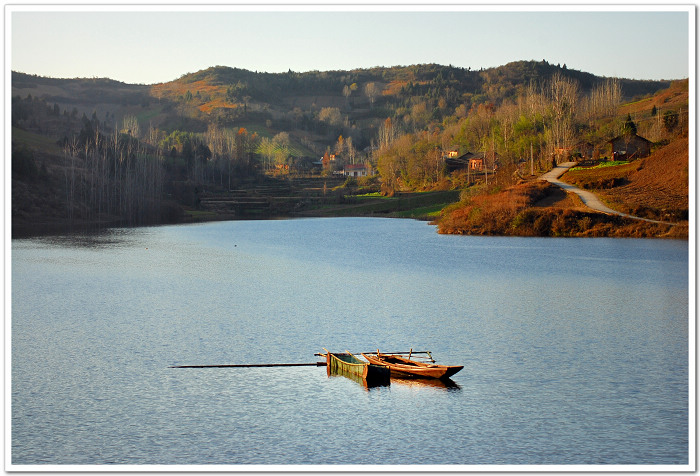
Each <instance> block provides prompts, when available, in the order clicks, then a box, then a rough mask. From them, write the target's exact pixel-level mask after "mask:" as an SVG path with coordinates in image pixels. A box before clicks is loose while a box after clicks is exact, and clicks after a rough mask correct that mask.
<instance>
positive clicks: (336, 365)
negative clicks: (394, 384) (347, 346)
mask: <svg viewBox="0 0 700 476" xmlns="http://www.w3.org/2000/svg"><path fill="white" fill-rule="evenodd" d="M324 350H325V349H324ZM326 366H327V368H328V371H329V372H339V373H345V374H353V375H357V376H359V377H362V378H363V379H366V380H367V381H370V382H388V381H389V377H390V376H391V373H390V371H389V367H387V366H386V365H384V364H372V363H370V362H364V361H362V360H360V359H358V358H357V357H355V356H354V355H353V354H351V353H350V352H345V353H332V352H328V351H326Z"/></svg>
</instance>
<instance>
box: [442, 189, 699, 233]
mask: <svg viewBox="0 0 700 476" xmlns="http://www.w3.org/2000/svg"><path fill="white" fill-rule="evenodd" d="M562 195H563V196H562ZM586 210H587V209H586V208H584V207H582V205H581V203H580V201H579V200H578V198H577V197H572V196H570V195H568V194H565V193H564V192H562V191H561V189H560V188H559V187H557V186H556V185H552V184H550V183H548V182H543V181H534V182H527V183H523V184H519V185H516V186H513V187H510V188H508V189H506V190H502V191H499V192H496V193H491V194H481V195H476V196H473V197H470V198H467V199H466V200H464V201H462V202H460V203H459V204H456V205H453V206H452V207H449V208H448V209H446V210H445V211H444V212H443V215H442V217H441V218H440V219H439V220H437V221H436V222H435V223H436V224H437V225H438V231H439V232H440V233H447V234H464V235H512V236H562V237H563V236H566V237H574V236H576V237H634V238H687V236H688V224H687V222H686V223H681V224H679V225H664V224H655V223H649V222H645V221H640V220H634V219H630V218H624V217H620V216H610V215H606V214H603V213H597V212H593V211H590V210H588V211H586Z"/></svg>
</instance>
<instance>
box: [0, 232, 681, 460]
mask: <svg viewBox="0 0 700 476" xmlns="http://www.w3.org/2000/svg"><path fill="white" fill-rule="evenodd" d="M688 246H689V245H688V242H687V241H674V240H641V239H574V238H566V239H555V238H541V239H540V238H513V237H475V236H446V235H439V234H438V233H436V230H435V227H433V226H430V225H427V224H426V223H424V222H419V221H412V220H396V219H380V218H330V219H298V220H266V221H265V220H263V221H231V222H218V223H207V224H196V225H179V226H161V227H147V228H134V229H127V228H123V229H112V230H106V231H103V232H101V233H93V234H87V233H86V234H72V235H61V236H50V237H39V238H32V239H16V240H12V245H11V252H12V255H11V265H12V271H11V277H12V283H11V284H12V287H11V298H12V301H11V310H12V321H11V382H10V383H11V405H12V407H11V443H10V444H8V448H9V449H10V450H11V463H12V464H13V465H17V466H18V467H25V466H26V467H35V468H38V469H39V470H41V469H47V468H50V467H52V466H53V465H116V466H115V468H116V467H119V466H124V467H125V468H126V469H129V468H131V466H130V465H168V466H169V465H213V469H214V470H216V469H218V468H219V467H220V466H219V465H225V466H226V467H230V468H232V469H239V468H247V467H251V468H252V467H254V468H258V467H257V466H249V465H271V466H270V467H276V466H277V465H303V466H300V467H306V465H312V467H326V466H327V467H329V468H330V469H333V468H341V467H346V466H349V467H354V466H352V465H369V466H368V467H373V466H374V465H398V466H397V467H406V465H418V466H419V468H418V469H421V468H428V467H431V466H435V467H442V465H446V466H445V467H444V469H447V470H449V469H451V468H458V467H467V466H472V465H493V466H492V467H498V466H503V465H515V469H517V468H518V467H521V465H586V466H588V465H681V466H682V465H688V464H690V463H692V461H691V462H689V419H688V418H689V417H688V409H689V383H688V378H689V375H688V363H689V281H688V280H689V271H688V262H689V255H688V252H689V251H688V250H689V248H688ZM8 295H9V293H8ZM324 347H325V348H327V349H329V350H331V351H336V352H342V351H344V350H350V351H352V352H367V351H372V350H376V349H380V350H383V351H388V352H395V351H408V350H409V349H411V348H412V349H413V350H419V351H423V350H429V351H431V352H432V355H433V356H434V357H435V358H436V360H437V361H438V363H444V364H451V365H464V366H465V367H464V369H463V370H462V371H461V372H459V373H458V374H456V375H455V376H454V377H452V382H451V384H450V385H431V384H430V382H425V381H417V382H414V381H410V380H408V381H405V380H404V381H400V380H392V382H391V384H390V385H387V386H379V387H367V386H365V385H363V383H362V382H358V381H355V380H353V379H350V378H345V377H342V376H328V375H327V373H326V369H325V367H315V366H309V367H273V368H210V369H177V368H170V367H171V366H174V365H207V364H256V363H312V362H316V361H317V360H321V358H320V357H317V356H315V355H314V354H315V353H319V352H322V349H323V348H324ZM8 423H9V421H8ZM9 459H10V457H9V456H8V460H9ZM221 467H222V468H223V466H221ZM382 467H383V466H382ZM58 469H60V466H58Z"/></svg>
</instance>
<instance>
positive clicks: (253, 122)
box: [12, 61, 688, 224]
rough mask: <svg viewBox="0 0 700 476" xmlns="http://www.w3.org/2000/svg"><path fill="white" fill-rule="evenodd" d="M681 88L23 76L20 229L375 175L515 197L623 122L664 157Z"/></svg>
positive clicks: (362, 72)
mask: <svg viewBox="0 0 700 476" xmlns="http://www.w3.org/2000/svg"><path fill="white" fill-rule="evenodd" d="M687 88H688V83H687V80H686V81H681V82H676V83H671V82H669V81H636V80H628V79H623V78H600V77H596V76H594V75H591V74H589V73H585V72H581V71H576V70H571V69H568V68H567V67H566V65H552V64H549V63H547V62H546V61H540V62H536V61H521V62H515V63H510V64H508V65H505V66H501V67H498V68H491V69H486V70H480V71H476V70H470V69H464V68H456V67H452V66H441V65H414V66H405V67H391V68H384V67H381V68H379V67H378V68H372V69H358V70H352V71H326V72H320V71H312V72H304V73H299V72H293V71H289V72H287V73H283V74H271V73H258V72H251V71H246V70H242V69H238V68H229V67H223V66H216V67H212V68H208V69H206V70H203V71H199V72H196V73H188V74H185V75H183V76H182V77H180V78H179V79H177V80H174V81H171V82H168V83H163V84H155V85H129V84H124V83H120V82H117V81H112V80H108V79H96V78H93V79H53V78H42V77H37V76H31V75H26V74H23V73H19V72H13V74H12V96H13V98H12V127H13V129H12V130H13V134H12V143H13V164H12V166H13V168H12V170H13V177H12V178H13V220H14V222H15V223H17V224H19V223H28V222H37V221H39V222H40V221H55V222H65V221H72V222H79V221H85V222H92V221H115V220H119V221H121V222H124V223H133V224H138V223H151V222H162V221H167V220H178V219H181V217H182V209H183V207H184V208H191V209H196V208H197V207H199V206H200V201H199V199H200V197H201V195H202V193H205V192H206V193H226V192H227V191H229V190H233V189H239V188H242V187H243V188H245V187H253V186H254V185H255V184H256V183H262V182H263V181H266V182H265V183H266V184H268V185H269V180H271V179H275V178H276V179H278V180H287V181H288V180H289V178H294V177H308V178H313V177H318V178H323V177H332V176H334V174H336V175H337V174H342V173H343V170H344V168H345V167H347V166H348V165H350V164H357V165H359V164H365V167H366V170H371V171H373V172H377V171H378V173H379V174H378V175H377V176H375V177H373V178H372V179H369V178H367V179H366V181H367V182H369V183H370V185H371V184H374V185H373V186H375V187H377V188H378V187H381V189H382V191H383V192H384V193H385V194H388V195H393V194H394V193H396V192H401V191H403V192H405V191H418V190H436V189H451V188H462V187H469V186H473V185H474V184H477V183H481V182H484V181H486V182H488V181H489V178H490V179H491V182H492V183H494V181H495V182H499V181H500V182H501V183H502V184H505V183H507V182H511V181H513V180H514V179H515V178H517V176H522V175H523V174H525V175H527V174H529V173H530V172H532V173H535V172H536V171H539V170H543V169H546V168H547V167H549V166H551V163H552V160H553V159H554V160H557V158H558V157H559V155H560V154H561V153H562V151H564V153H566V154H569V155H571V154H574V155H575V154H579V153H580V152H581V151H580V150H579V149H580V147H579V145H580V144H581V143H586V144H590V145H591V146H592V147H593V148H594V149H595V151H596V155H597V156H599V155H601V154H603V155H604V154H605V153H606V151H605V143H606V141H607V140H609V139H611V138H613V137H615V136H616V135H618V134H619V133H620V130H621V128H622V127H623V126H624V124H625V122H626V120H628V119H629V120H631V121H633V122H635V124H636V125H637V127H638V130H639V133H640V135H644V136H645V137H646V138H647V139H649V140H651V141H653V142H655V143H662V142H663V141H665V140H666V141H667V140H669V137H670V136H671V135H673V134H682V133H683V131H684V130H685V131H687ZM660 91H681V94H682V92H683V91H686V92H685V94H686V96H685V97H686V102H685V103H683V102H682V101H680V102H678V101H675V102H674V100H673V98H672V97H671V96H669V99H668V100H661V101H657V103H654V104H652V103H651V102H649V101H650V99H648V98H650V97H652V96H653V95H654V94H656V93H659V92H660ZM668 94H671V95H672V93H668ZM635 104H636V105H637V106H636V107H635V106H634V105H635ZM648 106H651V107H648ZM652 107H653V111H652ZM450 152H452V154H455V155H464V154H466V153H472V154H478V153H482V154H485V162H486V163H485V168H484V170H483V171H481V172H480V173H474V174H470V172H469V170H468V169H467V170H452V169H451V168H450V167H448V166H447V165H446V161H445V156H446V155H447V154H449V153H450ZM322 157H324V158H325V160H321V158H322ZM524 162H527V163H528V167H526V169H527V170H525V169H524V168H523V163H524ZM489 174H491V177H489ZM324 190H325V188H324Z"/></svg>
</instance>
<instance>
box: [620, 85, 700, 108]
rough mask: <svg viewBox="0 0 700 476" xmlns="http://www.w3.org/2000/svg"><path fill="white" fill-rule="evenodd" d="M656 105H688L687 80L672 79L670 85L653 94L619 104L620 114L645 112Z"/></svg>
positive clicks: (669, 106) (680, 106) (679, 106)
mask: <svg viewBox="0 0 700 476" xmlns="http://www.w3.org/2000/svg"><path fill="white" fill-rule="evenodd" d="M654 106H656V108H657V109H659V110H663V111H665V110H667V109H672V108H686V109H687V107H688V80H687V79H684V80H681V81H674V82H673V83H671V87H669V88H668V89H666V90H665V91H661V92H659V93H657V94H655V95H654V96H651V97H648V98H645V99H641V100H639V101H635V102H631V103H628V104H623V105H622V106H620V114H621V115H626V114H636V113H646V112H648V111H651V109H652V108H653V107H654Z"/></svg>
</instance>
